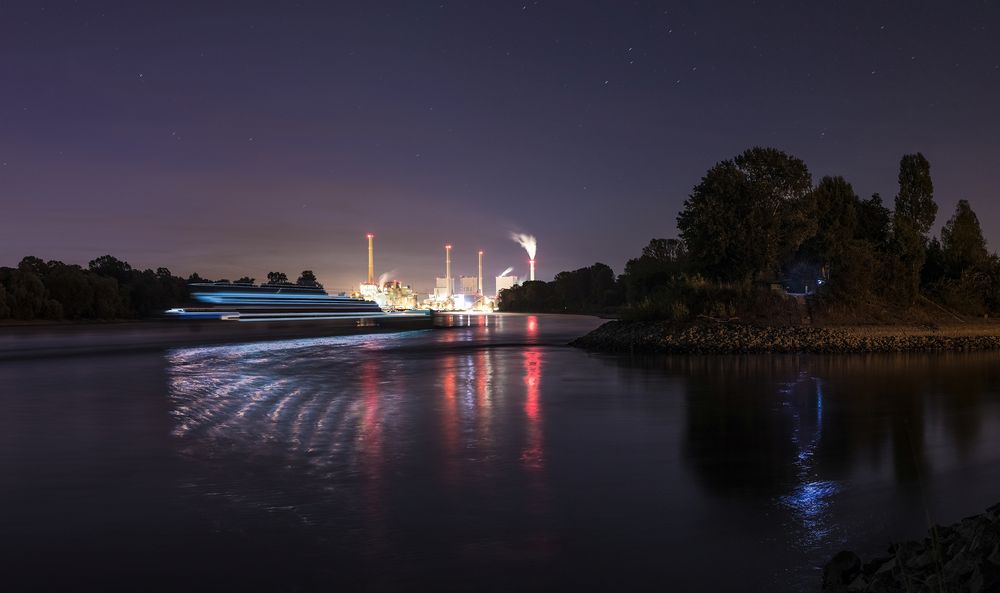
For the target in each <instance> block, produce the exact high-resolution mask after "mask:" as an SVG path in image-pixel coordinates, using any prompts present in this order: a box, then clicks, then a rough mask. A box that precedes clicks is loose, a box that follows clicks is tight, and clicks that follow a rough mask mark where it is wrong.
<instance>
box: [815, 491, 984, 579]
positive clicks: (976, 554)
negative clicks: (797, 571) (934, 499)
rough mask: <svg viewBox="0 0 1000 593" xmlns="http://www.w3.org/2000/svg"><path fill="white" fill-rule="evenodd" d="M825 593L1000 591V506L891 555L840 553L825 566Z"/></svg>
mask: <svg viewBox="0 0 1000 593" xmlns="http://www.w3.org/2000/svg"><path fill="white" fill-rule="evenodd" d="M822 590H823V593H848V592H850V593H855V592H861V591H870V592H872V593H896V592H897V591H898V592H904V591H905V592H908V593H917V592H921V593H923V592H926V593H931V592H933V593H951V592H957V591H962V592H963V593H985V592H989V591H998V590H1000V505H994V506H992V507H990V508H989V509H987V511H986V512H985V513H983V514H981V515H975V516H973V517H969V518H966V519H962V521H960V522H959V523H956V524H954V525H951V526H949V527H934V528H932V529H931V530H930V532H929V534H928V537H926V538H924V539H923V540H922V541H908V542H904V543H901V544H892V545H890V546H889V550H888V556H887V557H884V558H878V559H875V560H871V561H869V562H863V561H862V560H861V558H859V557H858V555H857V554H855V553H854V552H846V551H845V552H840V553H839V554H837V555H836V556H834V557H833V560H831V561H830V562H828V563H827V565H826V566H825V567H824V568H823V589H822Z"/></svg>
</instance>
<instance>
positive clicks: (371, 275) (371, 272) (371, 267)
mask: <svg viewBox="0 0 1000 593" xmlns="http://www.w3.org/2000/svg"><path fill="white" fill-rule="evenodd" d="M374 238H375V235H373V234H371V233H368V284H374V283H375V247H374V245H372V240H373V239H374Z"/></svg>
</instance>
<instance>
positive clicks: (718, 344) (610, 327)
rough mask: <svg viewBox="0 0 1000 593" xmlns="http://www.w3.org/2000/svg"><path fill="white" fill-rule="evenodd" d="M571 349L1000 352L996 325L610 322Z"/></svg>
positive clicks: (982, 323) (999, 338) (704, 351)
mask: <svg viewBox="0 0 1000 593" xmlns="http://www.w3.org/2000/svg"><path fill="white" fill-rule="evenodd" d="M571 345H572V346H575V347H578V348H583V349H586V350H593V351H599V352H639V353H674V354H734V353H772V352H774V353H796V352H802V353H805V352H814V353H868V352H927V351H958V352H962V351H972V350H994V349H1000V323H995V322H988V321H980V322H970V323H964V324H955V325H942V326H909V325H875V326H827V327H814V326H767V325H754V324H745V323H716V322H710V321H705V322H700V323H687V324H677V323H672V322H654V321H610V322H608V323H605V324H604V325H602V326H601V327H599V328H597V329H596V330H594V331H592V332H590V333H589V334H587V335H585V336H583V337H581V338H578V339H576V340H574V341H573V342H571Z"/></svg>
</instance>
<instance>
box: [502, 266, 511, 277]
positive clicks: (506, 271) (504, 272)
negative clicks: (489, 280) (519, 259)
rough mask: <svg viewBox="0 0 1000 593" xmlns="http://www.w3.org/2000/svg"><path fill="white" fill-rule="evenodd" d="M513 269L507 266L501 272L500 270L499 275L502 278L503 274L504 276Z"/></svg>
mask: <svg viewBox="0 0 1000 593" xmlns="http://www.w3.org/2000/svg"><path fill="white" fill-rule="evenodd" d="M513 271H514V268H507V269H506V270H504V271H503V272H500V277H501V278H503V277H504V276H506V275H507V274H510V273H511V272H513Z"/></svg>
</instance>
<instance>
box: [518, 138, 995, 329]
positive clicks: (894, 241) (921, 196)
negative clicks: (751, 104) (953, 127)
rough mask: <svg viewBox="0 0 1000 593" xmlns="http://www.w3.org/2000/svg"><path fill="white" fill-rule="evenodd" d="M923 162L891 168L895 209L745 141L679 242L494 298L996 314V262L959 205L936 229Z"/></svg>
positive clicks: (702, 195)
mask: <svg viewBox="0 0 1000 593" xmlns="http://www.w3.org/2000/svg"><path fill="white" fill-rule="evenodd" d="M937 213H938V206H937V203H936V202H935V200H934V184H933V181H932V178H931V167H930V163H929V162H928V160H927V159H926V158H925V157H924V156H923V155H922V154H920V153H916V154H908V155H904V156H903V157H902V158H901V159H900V162H899V170H898V190H897V193H896V196H895V198H894V200H893V207H892V209H890V208H888V207H887V206H886V205H885V204H884V203H883V200H882V197H881V196H880V195H879V194H877V193H876V194H873V195H871V196H870V197H868V198H861V197H860V196H858V195H857V193H856V192H855V190H854V188H853V186H852V185H851V184H850V183H849V182H848V181H847V180H846V179H844V178H843V177H840V176H825V177H823V178H821V179H820V180H819V181H818V182H817V183H815V184H814V183H813V179H812V175H811V174H810V172H809V169H808V167H807V166H806V164H805V163H804V162H803V161H802V160H800V159H798V158H796V157H794V156H792V155H789V154H787V153H785V152H783V151H780V150H777V149H774V148H764V147H754V148H751V149H749V150H746V151H745V152H743V153H742V154H739V155H737V156H735V157H733V158H731V159H727V160H724V161H721V162H719V163H717V164H716V165H715V166H713V167H712V168H711V169H709V170H708V171H707V172H706V173H705V175H704V176H703V177H702V178H701V180H700V182H699V183H698V184H697V185H696V186H695V187H694V188H693V190H692V192H691V194H690V195H689V196H688V198H687V199H686V200H685V202H684V205H683V208H682V209H681V211H680V213H679V214H678V216H677V229H678V231H679V235H680V236H679V237H678V238H674V239H653V240H651V241H650V243H649V244H648V245H647V246H646V247H645V248H644V249H643V251H642V254H641V255H640V256H639V257H637V258H634V259H631V260H629V261H628V262H627V263H626V265H625V270H624V272H623V273H622V274H621V275H620V276H618V277H617V278H615V277H614V276H613V273H612V272H611V270H610V268H609V267H608V266H606V265H605V264H595V265H594V266H591V267H589V268H581V269H579V270H574V271H572V272H562V273H560V274H558V275H557V276H556V278H555V279H554V280H553V281H552V282H548V283H546V282H526V283H524V284H522V285H521V286H518V287H514V288H513V289H509V290H506V291H503V292H501V295H500V308H501V309H502V310H509V311H527V310H534V311H583V312H593V311H601V310H608V309H614V308H616V307H617V308H618V309H619V310H621V311H622V312H623V313H624V314H625V315H631V316H636V317H651V318H670V319H678V320H681V319H688V318H691V317H693V316H696V315H720V316H724V315H735V314H738V313H742V312H746V311H752V310H760V311H764V312H765V313H766V312H767V311H768V310H773V309H774V308H775V307H780V306H783V305H782V303H783V302H784V301H787V300H788V299H787V298H786V296H785V294H782V293H796V294H804V295H808V296H809V298H810V299H811V302H813V303H814V304H815V305H816V306H824V305H827V306H832V305H837V304H839V305H847V306H849V307H855V308H859V309H864V308H865V307H868V308H871V309H878V308H882V309H885V308H892V309H894V310H897V311H900V310H905V309H909V308H911V307H913V306H914V305H917V304H918V303H920V302H922V301H927V300H929V301H932V302H933V303H935V304H937V305H941V306H944V307H947V308H950V309H951V310H953V311H955V312H957V313H961V314H964V315H987V314H996V313H998V312H1000V300H998V295H1000V258H998V257H997V255H996V254H995V253H990V252H989V251H988V250H987V247H986V241H985V239H984V238H983V234H982V229H981V227H980V224H979V219H978V217H977V216H976V214H975V212H974V211H973V209H972V206H971V205H970V203H969V202H968V201H967V200H959V202H958V205H957V206H956V208H955V211H954V213H953V214H952V216H951V217H950V218H949V219H948V221H947V222H946V224H945V225H944V227H943V228H942V229H941V232H940V235H939V236H938V237H932V236H931V234H930V232H931V229H932V227H933V225H934V222H935V220H936V217H937Z"/></svg>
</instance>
